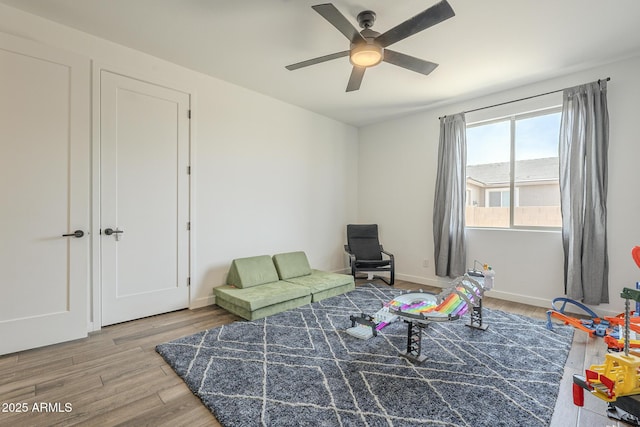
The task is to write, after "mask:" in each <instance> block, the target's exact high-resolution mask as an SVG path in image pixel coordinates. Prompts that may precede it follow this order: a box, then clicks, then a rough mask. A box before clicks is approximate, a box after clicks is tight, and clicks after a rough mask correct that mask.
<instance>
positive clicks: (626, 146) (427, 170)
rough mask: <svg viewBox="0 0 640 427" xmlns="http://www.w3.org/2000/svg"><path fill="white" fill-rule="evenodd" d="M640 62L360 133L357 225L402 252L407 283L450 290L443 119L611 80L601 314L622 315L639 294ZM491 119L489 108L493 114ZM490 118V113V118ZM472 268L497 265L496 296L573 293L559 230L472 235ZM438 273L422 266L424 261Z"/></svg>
mask: <svg viewBox="0 0 640 427" xmlns="http://www.w3.org/2000/svg"><path fill="white" fill-rule="evenodd" d="M638 75H640V58H637V57H636V58H631V59H625V60H622V61H619V62H616V63H612V64H609V65H604V66H600V67H598V68H596V69H591V70H587V71H581V72H575V73H573V74H570V75H566V76H564V77H562V78H555V79H551V80H547V81H544V82H541V83H538V84H534V85H529V86H525V87H521V88H518V89H514V90H510V91H505V92H502V93H499V94H494V95H491V96H485V97H482V98H478V99H474V100H471V101H465V102H459V103H456V104H452V105H447V106H444V107H439V108H435V109H431V110H426V111H423V112H420V113H417V114H414V115H411V116H408V117H403V118H398V119H395V120H390V121H387V122H383V123H377V124H374V125H370V126H366V127H363V128H361V129H360V130H359V135H360V145H359V159H360V160H359V173H358V185H359V191H358V203H359V205H358V220H359V221H360V222H376V223H378V224H379V225H380V234H381V239H382V243H383V244H384V245H385V248H386V249H388V250H390V251H392V252H395V255H396V262H397V267H396V268H397V272H398V277H399V278H401V279H405V280H411V281H414V282H417V283H424V284H434V285H443V284H445V283H446V281H444V280H443V279H442V278H438V277H436V276H435V273H434V267H433V256H434V255H433V232H432V211H433V195H434V187H435V175H436V169H437V153H438V138H439V121H438V117H439V116H443V115H446V114H453V113H457V112H460V111H465V110H471V109H474V108H479V107H484V106H489V105H493V104H497V103H500V102H505V101H511V100H514V99H518V98H521V97H526V96H531V95H536V94H540V93H545V92H548V91H553V90H556V89H562V88H565V87H569V86H573V85H578V84H582V83H586V82H589V81H593V80H597V79H599V78H604V77H608V76H609V77H611V81H610V82H609V86H608V89H609V90H608V101H609V117H610V145H609V192H608V243H609V265H610V275H609V289H610V292H609V295H610V301H611V302H610V304H601V305H600V306H597V307H595V308H594V309H595V311H596V312H597V313H599V314H602V315H605V314H614V313H619V312H621V311H622V310H623V307H624V300H622V299H621V298H620V291H621V289H622V288H623V287H625V286H630V287H635V282H636V281H640V270H639V269H638V267H637V266H636V265H635V263H634V262H633V260H632V258H631V254H630V252H631V248H632V247H633V246H636V245H640V221H639V220H638V215H637V212H638V211H639V210H640V197H639V191H638V189H637V188H636V186H635V184H636V183H637V182H638V178H637V174H638V173H637V170H638V167H637V162H638V159H640V144H639V143H638V108H637V101H635V100H638V99H640V80H639V79H638V77H637V76H638ZM485 111H487V110H485ZM487 114H488V113H487ZM467 236H468V254H467V257H468V264H469V265H471V263H472V262H473V260H474V259H478V260H480V261H483V262H487V263H490V264H492V265H493V267H494V268H495V270H496V272H497V273H496V288H495V290H494V291H493V292H492V296H494V297H498V298H503V299H508V300H513V301H519V302H525V303H530V304H534V305H539V306H542V307H550V304H551V300H552V299H553V298H555V297H558V296H562V295H563V294H564V289H563V252H562V242H561V236H560V233H559V232H528V231H513V230H468V233H467ZM424 259H428V260H429V267H428V268H424V267H423V260H424Z"/></svg>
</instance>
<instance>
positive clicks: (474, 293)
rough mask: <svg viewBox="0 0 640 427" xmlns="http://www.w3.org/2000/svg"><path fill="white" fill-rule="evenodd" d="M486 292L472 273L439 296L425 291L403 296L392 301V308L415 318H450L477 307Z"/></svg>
mask: <svg viewBox="0 0 640 427" xmlns="http://www.w3.org/2000/svg"><path fill="white" fill-rule="evenodd" d="M483 294H484V287H483V286H482V285H481V284H480V283H479V282H478V281H476V280H474V279H472V278H471V277H469V276H466V275H465V276H462V277H459V278H457V279H456V280H454V281H453V283H452V284H451V286H450V287H449V288H448V289H447V290H445V291H443V292H442V293H440V295H438V296H434V295H431V294H426V293H423V292H411V293H407V294H403V295H400V296H399V297H397V298H395V299H393V300H392V301H391V302H390V303H389V311H390V312H391V313H395V314H397V315H399V316H402V317H407V318H410V319H412V320H416V321H425V322H433V321H436V322H438V321H451V320H457V319H459V318H460V317H462V316H463V315H464V314H465V313H467V311H469V307H470V306H477V305H479V303H480V300H481V299H482V296H483Z"/></svg>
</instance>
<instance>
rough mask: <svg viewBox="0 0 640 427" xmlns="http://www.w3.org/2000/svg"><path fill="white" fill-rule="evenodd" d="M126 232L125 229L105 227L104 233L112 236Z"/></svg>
mask: <svg viewBox="0 0 640 427" xmlns="http://www.w3.org/2000/svg"><path fill="white" fill-rule="evenodd" d="M121 233H124V231H123V230H114V229H113V228H105V229H104V234H106V235H107V236H111V235H112V234H121Z"/></svg>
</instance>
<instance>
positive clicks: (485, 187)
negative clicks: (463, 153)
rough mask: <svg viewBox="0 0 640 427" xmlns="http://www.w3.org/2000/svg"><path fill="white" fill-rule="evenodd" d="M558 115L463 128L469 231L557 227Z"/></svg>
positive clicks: (539, 113) (536, 115)
mask: <svg viewBox="0 0 640 427" xmlns="http://www.w3.org/2000/svg"><path fill="white" fill-rule="evenodd" d="M560 114H561V113H560V109H559V108H557V107H556V108H553V109H547V110H543V111H537V112H534V113H527V114H518V115H513V116H510V117H505V118H500V119H496V120H491V121H485V122H481V123H475V124H469V125H467V191H466V194H467V201H466V212H465V220H466V224H467V226H468V227H495V228H540V227H543V228H549V227H554V228H555V227H561V225H562V219H561V214H560V186H559V177H558V174H559V161H558V140H559V133H560Z"/></svg>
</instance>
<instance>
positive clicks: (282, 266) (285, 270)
mask: <svg viewBox="0 0 640 427" xmlns="http://www.w3.org/2000/svg"><path fill="white" fill-rule="evenodd" d="M273 263H274V264H275V266H276V270H277V271H278V276H279V277H280V280H287V279H290V278H292V277H299V276H308V275H309V274H311V267H310V266H309V260H308V259H307V255H306V254H305V253H304V252H302V251H299V252H288V253H284V254H277V255H274V256H273Z"/></svg>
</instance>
